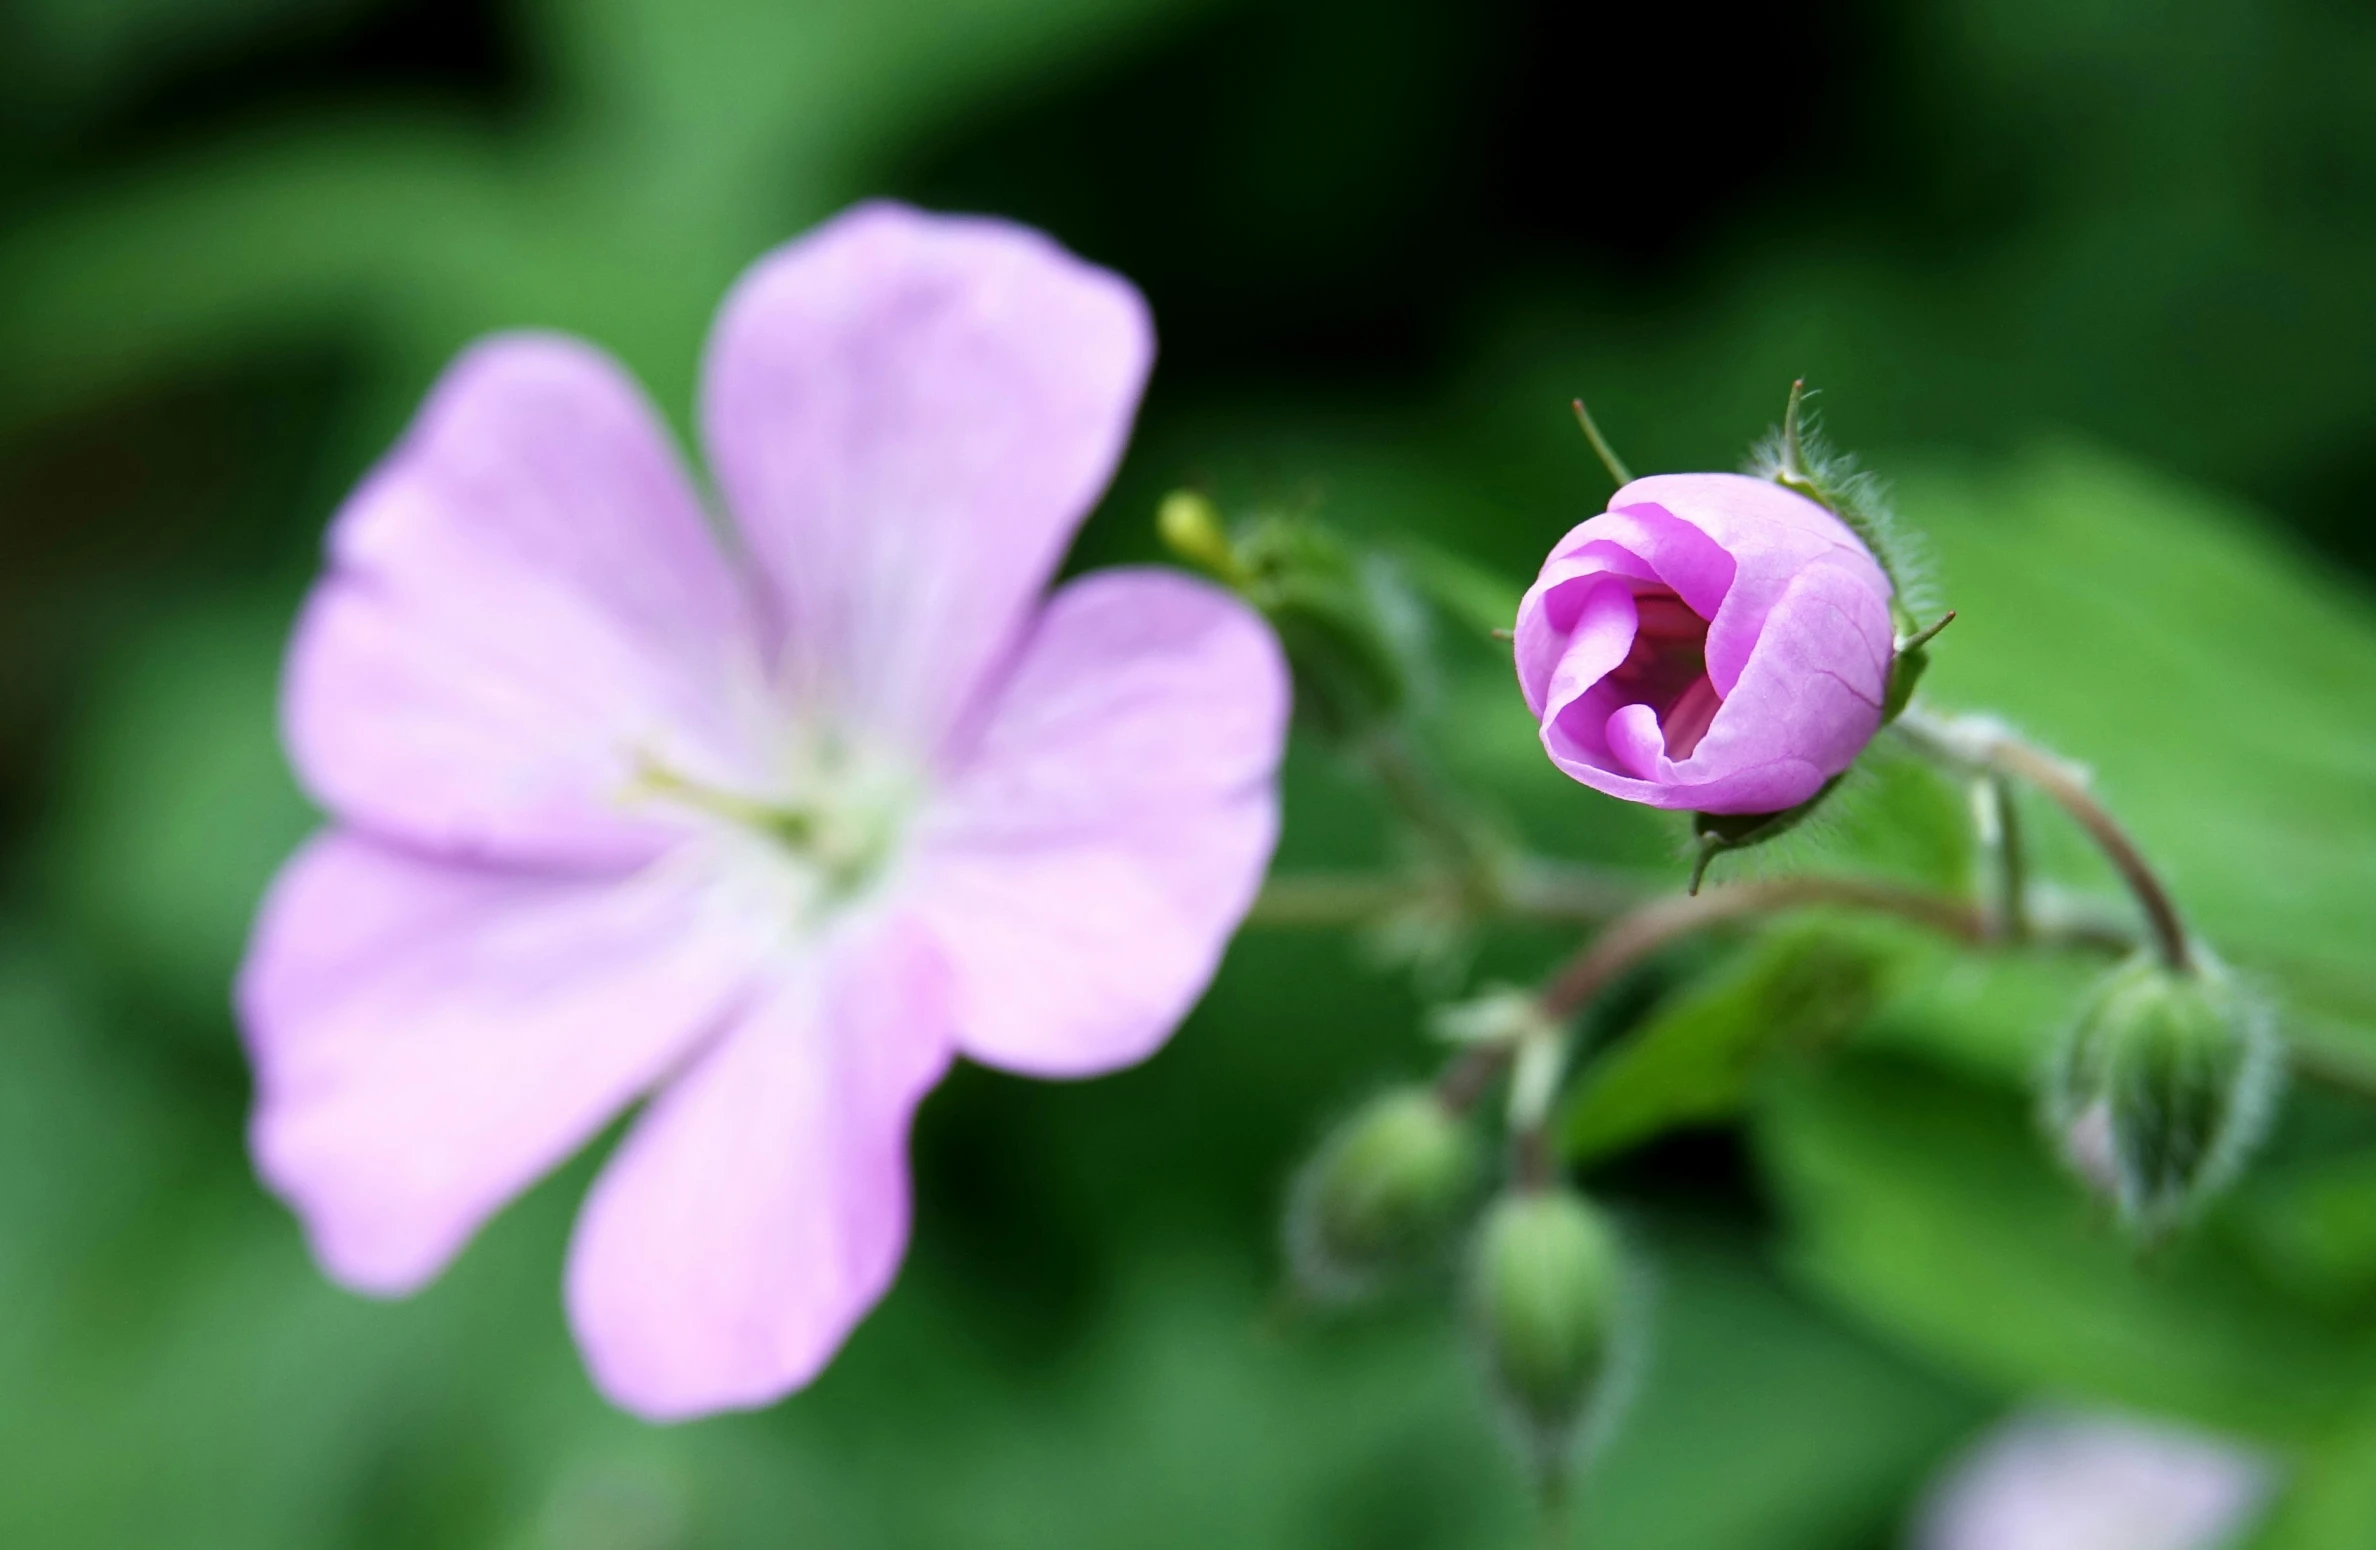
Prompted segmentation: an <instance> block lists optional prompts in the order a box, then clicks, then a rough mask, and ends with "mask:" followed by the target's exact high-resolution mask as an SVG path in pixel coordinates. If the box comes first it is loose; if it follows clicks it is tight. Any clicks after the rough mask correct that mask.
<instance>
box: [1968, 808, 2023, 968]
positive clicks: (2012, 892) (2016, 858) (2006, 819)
mask: <svg viewBox="0 0 2376 1550" xmlns="http://www.w3.org/2000/svg"><path fill="white" fill-rule="evenodd" d="M1976 799H1977V800H1978V801H1979V802H1982V803H1985V804H1986V809H1985V810H1986V812H1987V815H1988V830H1989V842H1990V843H1989V850H1990V853H1991V855H1992V856H1993V858H1994V860H1995V862H1996V919H1995V925H1996V929H1997V934H1998V935H1999V936H2000V937H2002V938H2003V939H2004V940H2005V941H2007V942H2012V943H2021V942H2026V941H2028V940H2029V934H2030V918H2029V857H2028V854H2027V852H2026V850H2025V848H2024V845H2023V841H2022V834H2021V809H2020V808H2018V807H2016V806H2015V805H2014V803H2013V783H2012V782H2011V781H2009V780H2007V779H2005V778H2004V777H2003V776H2002V775H1994V774H1991V775H1985V776H1983V777H1981V780H1980V788H1979V790H1978V792H1977V793H1976Z"/></svg>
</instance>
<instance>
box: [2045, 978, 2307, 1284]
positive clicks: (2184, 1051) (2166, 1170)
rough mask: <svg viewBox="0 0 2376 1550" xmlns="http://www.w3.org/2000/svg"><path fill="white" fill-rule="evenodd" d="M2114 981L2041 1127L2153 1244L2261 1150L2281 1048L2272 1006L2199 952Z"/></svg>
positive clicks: (2086, 1018)
mask: <svg viewBox="0 0 2376 1550" xmlns="http://www.w3.org/2000/svg"><path fill="white" fill-rule="evenodd" d="M2194 957H2195V962H2194V965H2193V967H2192V968H2190V969H2186V970H2176V969H2172V968H2170V967H2168V966H2167V965H2166V964H2165V963H2163V962H2162V960H2161V959H2160V958H2159V957H2157V956H2155V955H2153V954H2150V953H2141V954H2139V955H2137V956H2136V957H2134V958H2131V959H2130V960H2129V961H2128V962H2126V963H2124V964H2122V965H2120V967H2118V968H2116V969H2114V970H2112V971H2111V972H2110V973H2109V974H2107V975H2105V977H2104V978H2103V980H2102V981H2101V982H2099V983H2098V984H2097V985H2096V987H2095V988H2094V989H2093V990H2092V991H2090V992H2089V994H2088V997H2087V1000H2086V1001H2085V1002H2084V1003H2083V1004H2082V1005H2081V1007H2080V1010H2079V1015H2078V1017H2077V1018H2076V1019H2074V1021H2073V1022H2072V1024H2071V1026H2070V1028H2069V1029H2068V1031H2067V1032H2066V1033H2065V1034H2064V1035H2063V1039H2062V1042H2061V1044H2060V1045H2059V1046H2058V1047H2057V1049H2056V1051H2055V1056H2054V1060H2053V1062H2052V1064H2051V1066H2050V1067H2049V1070H2048V1078H2047V1091H2046V1117H2047V1122H2048V1124H2049V1126H2050V1127H2051V1128H2052V1130H2053V1133H2054V1138H2055V1141H2056V1143H2057V1144H2058V1145H2059V1146H2060V1147H2061V1149H2062V1151H2063V1155H2064V1157H2065V1159H2066V1160H2067V1161H2068V1162H2069V1164H2070V1166H2071V1167H2072V1169H2073V1170H2074V1171H2075V1172H2077V1173H2078V1174H2079V1175H2080V1177H2081V1178H2082V1179H2084V1180H2086V1181H2087V1182H2088V1183H2089V1184H2090V1185H2091V1186H2093V1187H2094V1188H2096V1189H2097V1190H2098V1191H2099V1192H2100V1193H2102V1194H2104V1195H2105V1196H2106V1197H2107V1198H2109V1199H2110V1200H2111V1201H2112V1203H2113V1204H2114V1205H2115V1206H2116V1207H2117V1208H2118V1210H2119V1212H2120V1215H2121V1219H2122V1220H2123V1221H2124V1222H2125V1223H2127V1224H2128V1225H2129V1226H2130V1227H2131V1228H2132V1229H2134V1230H2135V1231H2137V1232H2139V1233H2140V1234H2142V1235H2144V1236H2147V1237H2154V1236H2158V1235H2160V1234H2161V1233H2164V1232H2166V1231H2168V1230H2169V1229H2170V1228H2172V1227H2174V1226H2176V1225H2178V1224H2179V1223H2180V1222H2182V1221H2184V1220H2185V1219H2186V1217H2187V1216H2188V1215H2189V1214H2191V1213H2192V1211H2193V1210H2194V1209H2195V1207H2196V1206H2198V1205H2199V1204H2200V1203H2201V1202H2202V1201H2203V1200H2204V1199H2205V1198H2207V1197H2208V1196H2210V1195H2211V1194H2213V1193H2215V1192H2216V1191H2217V1190H2219V1189H2220V1188H2221V1187H2222V1186H2223V1185H2225V1184H2226V1183H2227V1182H2228V1181H2229V1180H2230V1179H2232V1178H2233V1177H2234V1176H2235V1173H2236V1170H2237V1168H2238V1167H2239V1166H2240V1165H2241V1164H2242V1162H2243V1160H2244V1157H2245V1155H2246V1154H2247V1153H2248V1152H2250V1151H2251V1149H2252V1147H2253V1145H2254V1144H2255V1143H2256V1142H2257V1141H2258V1140H2259V1139H2260V1136H2261V1132H2262V1130H2263V1129H2264V1127H2265V1126H2266V1124H2267V1121H2268V1117H2269V1109H2270V1105H2271V1100H2272V1098H2273V1097H2274V1094H2275V1089H2276V1086H2277V1082H2278V1078H2279V1075H2280V1070H2281V1066H2282V1063H2283V1050H2282V1046H2281V1045H2280V1043H2279V1041H2278V1038H2277V1034H2276V1030H2275V1028H2274V1027H2273V1026H2272V1023H2271V1018H2270V1016H2269V1012H2268V1009H2267V1007H2266V1006H2265V1005H2264V1004H2262V1003H2261V1002H2260V1001H2259V1000H2258V999H2256V998H2255V997H2254V996H2253V995H2252V994H2251V993H2250V992H2249V991H2248V990H2246V989H2245V988H2244V987H2243V986H2241V985H2239V984H2237V983H2236V981H2235V979H2234V978H2233V977H2232V976H2231V975H2230V974H2229V973H2228V972H2227V970H2226V969H2225V968H2224V967H2222V966H2221V965H2220V964H2219V962H2218V961H2217V960H2216V959H2215V958H2213V957H2212V956H2211V955H2210V953H2209V952H2208V951H2207V950H2203V949H2201V948H2199V947H2198V948H2197V950H2196V952H2195V954H2194Z"/></svg>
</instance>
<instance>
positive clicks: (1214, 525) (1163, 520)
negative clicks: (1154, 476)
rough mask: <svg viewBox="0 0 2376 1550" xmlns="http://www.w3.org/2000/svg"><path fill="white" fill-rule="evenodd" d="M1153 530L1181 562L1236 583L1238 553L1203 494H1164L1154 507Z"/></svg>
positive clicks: (1218, 514) (1178, 492) (1217, 515)
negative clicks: (1158, 503)
mask: <svg viewBox="0 0 2376 1550" xmlns="http://www.w3.org/2000/svg"><path fill="white" fill-rule="evenodd" d="M1155 531H1156V533H1157V534H1159V535H1160V536H1161V537H1162V539H1163V541H1164V543H1165V544H1166V545H1167V546H1169V548H1170V549H1171V551H1172V553H1174V554H1176V555H1178V556H1179V557H1180V558H1181V559H1183V560H1186V561H1188V562H1189V563H1190V564H1192V565H1198V566H1202V567H1203V568H1204V569H1206V570H1208V571H1210V572H1212V573H1213V574H1214V575H1215V576H1218V577H1219V578H1221V579H1222V580H1223V581H1226V582H1229V583H1230V584H1232V585H1235V584H1236V582H1237V580H1238V563H1237V551H1236V549H1235V548H1233V547H1232V546H1231V544H1230V542H1229V534H1228V533H1227V532H1225V531H1223V529H1222V526H1221V513H1220V512H1219V511H1218V510H1216V509H1215V508H1214V506H1213V503H1212V502H1211V501H1209V500H1207V499H1206V498H1205V497H1203V496H1202V495H1199V494H1197V493H1196V492H1195V491H1194V490H1174V491H1172V492H1171V493H1170V494H1169V495H1166V496H1165V497H1164V498H1163V503H1162V504H1161V505H1159V506H1157V507H1156V508H1155Z"/></svg>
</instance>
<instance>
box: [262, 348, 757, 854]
mask: <svg viewBox="0 0 2376 1550" xmlns="http://www.w3.org/2000/svg"><path fill="white" fill-rule="evenodd" d="M330 561H331V566H330V572H329V574H328V575H327V576H326V577H325V578H324V579H323V580H322V582H321V583H320V584H319V585H318V586H317V587H316V588H315V590H314V594H313V596H312V598H311V599H310V600H309V601H308V603H307V605H306V609H305V613H304V617H303V618H302V620H301V621H300V623H299V625H298V629H297V635H296V638H295V640H294V642H293V643H292V645H291V647H290V652H289V666H288V679H287V684H286V689H285V701H284V707H283V709H284V719H285V722H286V726H287V732H288V739H289V744H290V748H291V750H292V753H293V756H294V758H295V760H296V763H297V767H298V770H299V772H300V774H301V775H302V777H303V778H304V781H305V783H306V785H307V786H308V787H309V788H310V789H311V791H312V792H313V794H314V795H315V796H316V797H317V798H319V799H320V800H321V801H322V803H323V804H324V805H325V806H327V807H329V808H330V809H331V810H332V811H333V812H335V813H337V814H338V815H339V816H340V817H342V818H345V819H346V820H348V821H349V822H350V823H353V824H355V825H357V826H359V827H363V828H367V829H371V830H373V831H375V832H379V833H382V834H385V835H389V836H392V837H397V838H400V839H402V840H404V841H405V842H407V843H409V844H413V845H417V846H421V847H424V848H430V849H436V850H440V851H444V852H446V853H448V854H451V855H456V856H465V857H467V856H486V857H502V858H507V859H514V860H524V861H529V862H533V863H537V864H550V865H564V866H592V867H618V866H624V865H630V864H633V863H635V862H638V861H641V860H644V859H647V858H648V857H649V856H651V855H652V854H653V853H654V852H655V851H656V850H657V849H658V848H659V847H660V846H661V845H662V844H664V843H665V842H666V840H667V839H668V838H669V837H670V835H671V834H672V833H673V830H672V829H671V828H669V827H667V826H666V825H665V824H664V823H662V822H660V821H656V820H655V818H654V817H652V816H650V815H648V814H635V813H630V812H629V811H627V810H626V809H625V808H624V807H623V806H622V804H621V801H620V798H621V796H622V794H623V793H624V792H626V791H627V789H628V788H629V786H630V783H631V782H632V780H633V778H634V775H635V771H636V768H637V759H638V756H639V755H648V756H651V757H654V758H657V759H659V760H661V761H662V762H664V763H666V764H668V765H669V766H670V767H671V768H673V769H675V770H677V772H678V773H680V774H685V775H690V776H699V777H702V778H705V779H709V780H713V781H720V782H731V781H732V780H733V779H734V778H735V776H736V775H737V774H738V773H739V772H740V771H742V770H743V769H744V767H745V762H746V757H747V756H746V755H745V754H744V753H743V751H742V750H743V747H744V744H745V741H746V740H745V739H744V737H743V735H742V733H741V731H740V726H741V719H742V705H743V704H744V703H747V700H748V697H749V696H751V695H754V694H755V693H756V692H757V685H758V673H759V658H758V654H757V638H756V634H755V631H754V630H753V627H752V625H751V623H750V620H749V613H748V609H747V606H746V604H745V602H744V600H743V598H742V597H741V595H740V593H739V592H738V590H737V583H736V581H735V579H734V577H733V575H732V573H731V572H729V571H728V569H727V568H726V565H725V562H724V559H723V557H722V556H721V555H720V553H719V551H718V548H717V546H716V544H715V542H714V541H713V540H712V538H711V537H710V534H709V532H708V530H707V529H706V527H705V526H704V524H703V519H702V516H701V511H700V508H699V506H698V505H697V504H696V503H695V500H694V498H693V494H692V491H691V488H690V486H689V485H688V483H687V482H686V479H685V476H684V473H683V471H682V469H681V467H680V466H679V464H678V462H677V459H676V456H675V453H674V452H673V450H672V449H671V448H670V447H669V445H668V439H667V435H666V433H665V431H664V430H663V428H662V426H661V424H660V422H659V420H658V418H657V417H656V416H655V415H654V414H653V413H652V411H651V409H650V408H649V406H648V405H647V404H646V403H645V401H644V399H643V397H642V395H641V394H640V392H638V390H637V389H636V387H635V384H634V383H633V382H632V381H630V380H629V379H628V378H627V376H626V375H625V373H623V372H622V371H621V370H620V369H619V368H618V367H617V366H616V365H615V364H613V363H612V362H611V361H610V360H609V359H608V358H607V357H605V356H603V355H602V354H601V353H600V352H598V351H596V350H594V349H592V348H591V347H589V346H586V345H583V344H579V343H577V342H575V341H572V340H568V339H562V338H556V337H542V336H515V337H508V338H500V339H496V340H493V341H490V342H488V343H486V344H482V345H480V346H478V347H477V348H475V349H473V350H471V351H470V352H469V353H467V354H465V355H464V356H463V357H462V358H461V359H460V360H459V361H457V362H455V364H454V365H453V366H452V367H451V368H449V369H448V371H447V372H446V374H445V377H444V379H443V380H442V381H441V382H440V383H439V384H438V386H437V388H436V390H435V391H434V392H433V393H432V394H431V395H430V398H429V401H428V403H427V404H426V405H425V406H424V407H423V408H422V410H421V413H420V416H419V418H418V419H417V420H416V421H415V422H414V424H413V427H412V429H411V430H410V431H409V432H408V433H407V434H406V436H405V438H404V440H403V441H402V442H401V443H400V444H399V445H398V446H397V448H396V450H395V451H394V452H393V453H391V454H390V455H389V456H388V458H387V460H386V461H385V462H384V463H383V464H382V465H381V466H380V467H379V469H378V470H377V471H376V472H375V473H373V475H372V476H371V477H370V478H369V479H368V480H367V481H366V482H365V483H364V485H363V486H362V488H361V489H359V490H357V491H356V493H355V494H354V496H353V497H352V498H351V499H350V500H349V501H348V502H347V505H346V508H345V509H344V510H343V511H341V512H340V513H339V516H338V520H337V522H336V524H335V525H334V526H333V528H332V530H331V536H330ZM738 695H740V696H743V697H744V699H741V700H738Z"/></svg>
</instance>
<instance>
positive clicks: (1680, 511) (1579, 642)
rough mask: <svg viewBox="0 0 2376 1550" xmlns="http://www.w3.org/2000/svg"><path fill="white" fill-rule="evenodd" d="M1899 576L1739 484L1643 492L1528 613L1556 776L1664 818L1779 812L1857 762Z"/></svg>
mask: <svg viewBox="0 0 2376 1550" xmlns="http://www.w3.org/2000/svg"><path fill="white" fill-rule="evenodd" d="M1889 603H1890V586H1889V579H1888V577H1886V576H1885V575H1883V574H1882V571H1881V567H1880V565H1879V564H1877V563H1876V562H1875V561H1874V559H1873V556H1872V554H1871V552H1870V551H1868V550H1867V549H1866V548H1865V546H1864V544H1863V543H1862V542H1861V541H1860V540H1859V539H1858V538H1857V536H1856V535H1855V534H1854V533H1852V532H1850V531H1849V530H1848V528H1847V526H1846V525H1845V524H1844V523H1842V522H1841V521H1840V519H1839V518H1837V517H1835V516H1833V515H1832V514H1831V513H1830V512H1828V511H1826V510H1824V509H1823V508H1822V507H1821V506H1818V505H1817V504H1815V502H1813V501H1811V500H1808V499H1806V498H1805V497H1804V496H1800V495H1796V494H1793V493H1792V492H1791V491H1789V490H1786V489H1784V488H1782V487H1781V486H1780V485H1778V484H1773V483H1770V482H1768V481H1766V480H1763V479H1752V478H1749V477H1747V476H1745V475H1741V474H1660V475H1657V476H1655V477H1653V478H1649V479H1636V480H1635V481H1634V482H1633V483H1631V484H1629V485H1627V486H1626V487H1625V488H1623V489H1621V490H1619V491H1618V492H1617V493H1616V494H1615V495H1614V496H1612V497H1610V499H1609V509H1608V510H1607V511H1605V512H1603V513H1602V514H1601V515H1599V516H1597V517H1594V518H1592V519H1591V520H1590V521H1588V522H1585V523H1582V524H1580V525H1579V526H1577V527H1576V528H1574V529H1573V530H1572V531H1570V532H1569V533H1568V535H1567V536H1566V537H1565V538H1562V539H1561V540H1560V541H1559V545H1558V547H1557V548H1555V549H1553V550H1552V551H1551V558H1550V559H1549V560H1547V561H1545V562H1544V564H1543V571H1542V575H1541V576H1540V577H1539V578H1537V580H1536V581H1535V584H1534V586H1533V587H1532V588H1530V589H1529V590H1528V591H1527V594H1526V597H1525V599H1524V601H1522V602H1521V603H1520V604H1519V605H1518V629H1517V642H1516V653H1517V663H1518V683H1519V686H1520V688H1522V689H1523V690H1524V691H1525V693H1526V704H1527V708H1528V709H1529V710H1531V711H1533V712H1534V715H1535V719H1536V720H1537V721H1539V722H1540V723H1541V724H1542V736H1543V747H1544V749H1545V750H1546V751H1548V752H1549V754H1550V755H1551V762H1552V763H1554V764H1556V765H1558V766H1559V767H1560V768H1561V769H1562V770H1565V771H1566V772H1567V773H1568V774H1569V775H1572V776H1574V777H1575V778H1576V779H1577V780H1580V781H1582V782H1583V783H1584V784H1585V785H1587V786H1590V787H1592V788H1593V789H1594V790H1596V791H1605V792H1607V793H1608V794H1609V795H1611V796H1614V797H1623V798H1624V799H1625V800H1627V801H1629V802H1643V803H1647V804H1648V805H1650V806H1652V807H1675V808H1690V809H1693V810H1695V811H1698V812H1703V813H1772V812H1780V811H1781V810H1783V809H1784V808H1789V807H1795V806H1796V805H1798V804H1799V803H1801V802H1804V801H1805V800H1807V798H1809V797H1811V796H1813V795H1814V794H1815V793H1816V792H1818V791H1820V790H1821V789H1822V788H1823V783H1824V782H1825V781H1827V780H1829V779H1831V778H1832V777H1833V776H1834V775H1837V774H1839V773H1840V772H1841V771H1842V770H1845V769H1846V768H1848V766H1849V765H1850V764H1852V763H1854V762H1855V760H1856V756H1857V754H1859V753H1860V752H1862V751H1863V749H1864V746H1865V744H1866V743H1868V742H1870V741H1872V738H1873V734H1874V733H1875V732H1876V731H1878V730H1880V727H1881V706H1882V700H1883V697H1884V695H1885V694H1886V693H1887V690H1888V686H1889V669H1890V661H1891V658H1892V656H1893V654H1894V652H1895V649H1896V642H1895V636H1894V634H1893V631H1892V628H1891V623H1890V610H1889Z"/></svg>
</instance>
